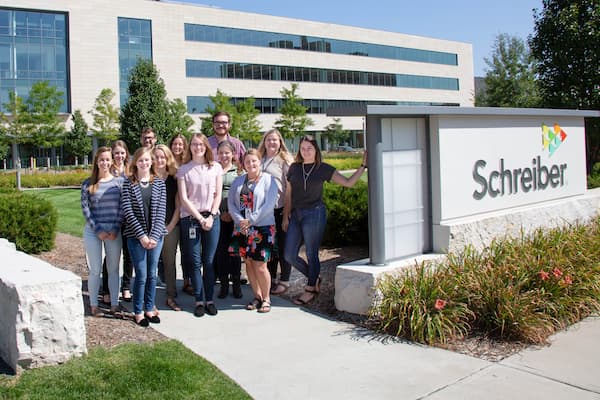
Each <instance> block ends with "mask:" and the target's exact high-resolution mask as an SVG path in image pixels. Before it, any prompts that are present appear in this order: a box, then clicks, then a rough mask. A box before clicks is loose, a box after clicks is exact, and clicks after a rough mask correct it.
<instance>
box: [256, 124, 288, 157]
mask: <svg viewBox="0 0 600 400" xmlns="http://www.w3.org/2000/svg"><path fill="white" fill-rule="evenodd" d="M270 134H275V135H277V137H278V138H279V151H278V152H277V155H278V156H279V158H281V159H282V160H283V161H284V162H285V163H286V164H291V163H292V162H293V161H294V157H293V156H292V154H291V153H290V151H289V150H288V148H287V146H286V145H285V140H283V136H282V135H281V132H279V130H278V129H275V128H273V129H269V130H268V131H266V132H265V133H264V134H263V137H262V139H261V140H260V144H259V145H258V152H259V153H260V158H261V159H262V158H263V157H265V156H266V154H267V146H266V144H265V140H266V139H267V136H269V135H270Z"/></svg>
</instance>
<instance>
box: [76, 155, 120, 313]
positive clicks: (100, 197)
mask: <svg viewBox="0 0 600 400" xmlns="http://www.w3.org/2000/svg"><path fill="white" fill-rule="evenodd" d="M112 163H113V160H112V152H111V149H110V148H109V147H100V148H99V149H98V151H96V154H95V155H94V164H93V168H92V174H91V176H90V177H89V178H88V179H86V180H85V181H84V182H83V184H82V185H81V210H82V212H83V216H84V218H85V222H86V223H85V227H84V230H83V241H84V245H85V254H86V258H87V263H88V268H89V270H90V272H89V278H88V292H89V297H90V307H91V314H92V315H93V316H102V313H101V312H100V311H99V310H98V291H99V289H100V271H101V270H102V248H103V247H104V252H105V253H106V267H107V272H108V286H109V289H110V306H111V308H110V309H111V312H116V311H118V307H119V260H120V257H121V245H122V243H121V219H122V213H121V187H122V185H123V178H121V177H115V176H114V175H113V174H112V173H111V171H110V168H111V166H112Z"/></svg>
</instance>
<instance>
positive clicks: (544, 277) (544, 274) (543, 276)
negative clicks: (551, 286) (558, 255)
mask: <svg viewBox="0 0 600 400" xmlns="http://www.w3.org/2000/svg"><path fill="white" fill-rule="evenodd" d="M538 275H539V276H540V279H541V280H543V281H547V280H548V278H549V277H550V274H549V273H547V272H546V271H540V272H539V273H538Z"/></svg>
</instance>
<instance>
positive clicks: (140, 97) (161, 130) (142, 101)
mask: <svg viewBox="0 0 600 400" xmlns="http://www.w3.org/2000/svg"><path fill="white" fill-rule="evenodd" d="M127 93H128V95H129V97H128V100H127V103H125V105H123V107H122V108H121V138H122V139H123V140H125V142H126V143H127V146H129V148H130V149H136V148H138V147H139V146H140V132H141V131H142V129H143V128H145V127H147V126H150V127H152V128H153V129H154V131H155V133H156V135H157V138H158V141H159V142H165V141H166V140H167V136H168V135H169V134H168V132H167V129H168V128H167V121H168V109H169V103H168V100H167V91H166V89H165V84H164V82H163V80H162V78H161V77H160V75H159V73H158V70H157V69H156V67H155V66H154V64H153V63H152V61H151V60H146V59H142V58H140V59H138V61H137V64H136V65H135V67H133V69H132V70H131V73H130V75H129V86H128V87H127Z"/></svg>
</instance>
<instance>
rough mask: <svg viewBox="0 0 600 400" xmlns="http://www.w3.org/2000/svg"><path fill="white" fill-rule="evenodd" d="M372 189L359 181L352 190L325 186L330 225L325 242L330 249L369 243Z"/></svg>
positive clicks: (331, 185)
mask: <svg viewBox="0 0 600 400" xmlns="http://www.w3.org/2000/svg"><path fill="white" fill-rule="evenodd" d="M367 198H368V188H367V184H366V183H365V182H361V181H359V182H357V183H356V185H355V186H354V187H352V188H345V187H343V186H340V185H336V184H333V183H326V184H325V185H324V187H323V200H324V202H325V206H326V207H327V225H326V227H325V235H324V238H323V243H324V244H326V245H328V246H342V245H349V244H356V245H358V244H361V245H364V244H368V243H369V224H368V207H367V205H368V200H367Z"/></svg>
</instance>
